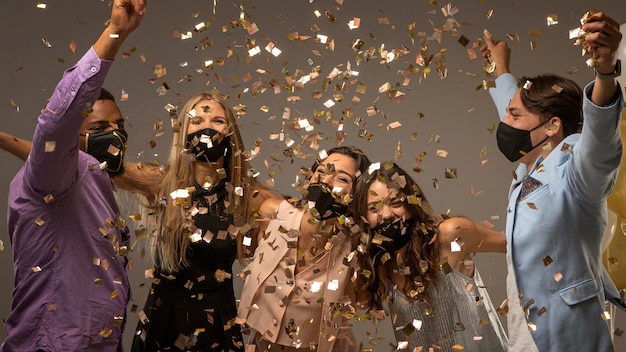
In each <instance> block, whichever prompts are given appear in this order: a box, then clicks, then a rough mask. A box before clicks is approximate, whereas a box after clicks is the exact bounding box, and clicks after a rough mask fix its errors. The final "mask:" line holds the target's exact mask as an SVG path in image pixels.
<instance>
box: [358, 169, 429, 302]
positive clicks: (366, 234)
mask: <svg viewBox="0 0 626 352" xmlns="http://www.w3.org/2000/svg"><path fill="white" fill-rule="evenodd" d="M399 176H400V177H403V178H404V180H405V181H406V183H405V184H404V185H401V183H403V182H401V183H399V182H396V181H394V180H396V179H397V177H399ZM374 181H380V182H384V183H386V185H387V187H389V188H390V189H397V190H398V195H397V197H398V198H401V199H403V203H404V207H405V209H406V211H407V213H408V214H409V215H410V218H411V219H414V220H415V226H412V227H410V228H411V229H412V232H411V238H410V239H409V243H408V244H407V245H408V250H407V251H406V252H405V254H404V255H403V256H402V257H401V258H399V259H401V260H402V263H403V264H404V266H406V267H408V268H409V273H408V274H407V275H406V279H407V280H406V285H404V286H405V287H399V289H400V290H402V291H403V292H404V293H405V295H406V296H407V297H412V298H416V299H421V300H423V301H428V288H429V286H430V285H431V284H433V283H434V282H435V280H436V277H437V275H438V274H437V272H438V271H439V257H440V251H439V244H438V241H436V225H437V218H436V217H435V216H433V214H432V210H431V208H430V204H429V203H428V200H427V199H426V197H425V196H424V193H423V192H422V190H421V188H420V187H419V186H418V185H417V183H416V182H415V181H414V180H413V179H412V178H411V177H410V176H409V175H408V174H407V173H406V172H405V171H404V170H403V169H402V168H400V167H399V166H398V165H396V164H395V163H392V162H388V163H383V164H382V165H381V167H380V168H379V169H378V170H374V171H372V172H371V173H369V174H366V175H363V176H362V177H361V178H360V179H359V180H358V182H357V185H356V189H355V192H354V200H353V202H352V206H353V211H354V215H355V221H356V222H357V224H358V225H359V226H360V228H361V231H362V233H361V235H360V236H358V238H355V242H354V245H355V248H356V249H357V250H358V252H359V256H358V259H357V267H358V268H357V273H358V275H357V278H356V280H355V283H354V284H355V290H356V296H357V297H358V298H359V300H360V301H361V302H360V303H362V304H365V305H367V306H368V307H369V308H370V309H382V302H383V301H384V300H385V298H386V297H387V293H388V282H387V280H382V279H381V278H380V276H379V270H387V269H388V266H389V265H390V264H391V263H392V261H393V260H395V258H393V256H392V258H391V259H389V260H387V261H386V262H385V263H383V260H381V257H382V255H383V254H384V253H385V252H384V251H382V250H379V248H378V247H377V246H375V245H372V243H371V236H372V235H371V233H370V229H371V228H370V225H369V224H368V222H367V220H366V216H367V211H368V202H367V196H368V194H369V189H370V186H371V185H372V183H374ZM416 293H417V294H416Z"/></svg>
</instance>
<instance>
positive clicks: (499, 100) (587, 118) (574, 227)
mask: <svg viewBox="0 0 626 352" xmlns="http://www.w3.org/2000/svg"><path fill="white" fill-rule="evenodd" d="M582 29H583V30H584V31H585V32H587V33H588V34H587V35H586V36H585V38H584V43H583V45H585V47H587V48H588V50H589V53H590V55H591V56H593V57H594V58H595V74H596V77H595V80H594V81H593V82H591V83H589V84H588V85H587V86H586V87H585V88H584V90H581V89H580V87H579V86H578V85H577V84H576V83H575V82H573V81H572V80H569V79H567V78H563V77H559V76H556V75H540V76H537V77H531V78H522V79H521V80H519V82H516V80H515V77H513V75H511V74H510V72H509V62H510V50H509V48H508V46H507V45H506V43H505V42H499V41H494V40H493V39H492V37H491V34H490V33H489V32H487V31H485V42H486V45H485V47H483V57H484V58H485V60H486V62H487V63H488V64H490V65H495V67H494V66H491V67H492V68H493V69H494V72H495V75H496V77H497V78H496V80H495V84H496V86H495V88H491V89H490V90H489V92H490V94H491V96H492V98H493V100H494V102H495V104H496V107H497V108H498V113H499V115H500V120H501V122H500V125H499V126H498V131H497V139H498V147H499V149H500V151H501V152H502V153H503V154H504V155H505V156H506V157H507V158H508V159H509V160H510V161H511V162H519V165H518V167H517V170H516V171H515V174H514V179H513V181H512V183H511V188H510V191H509V203H508V207H507V221H506V237H507V266H508V269H509V274H508V276H507V296H508V300H509V313H508V316H507V323H508V324H507V325H508V331H509V337H510V341H509V347H510V351H524V352H527V351H555V352H556V351H558V352H561V351H614V350H615V348H614V346H613V343H612V340H611V333H612V332H611V331H609V328H608V324H607V323H606V322H605V320H604V319H605V318H607V317H606V316H605V306H604V304H605V300H611V301H613V302H614V303H616V304H619V305H620V306H622V308H623V307H624V306H623V301H622V300H621V299H620V297H619V293H618V291H617V289H616V288H615V285H614V284H613V282H612V281H611V279H610V277H609V275H608V274H607V272H606V270H605V269H604V267H603V265H602V248H601V242H602V237H603V234H604V231H605V228H606V225H607V212H606V198H607V196H608V195H609V193H610V192H611V190H612V188H613V185H614V183H615V178H616V176H617V169H618V167H619V163H620V158H621V155H622V145H621V139H620V135H619V120H620V113H621V110H622V107H623V97H622V93H621V89H620V87H619V84H618V83H617V81H616V79H615V77H617V76H618V75H619V74H620V73H621V68H620V62H619V60H617V49H618V46H619V43H620V40H621V38H622V35H621V33H620V32H619V24H618V23H617V22H616V21H614V20H613V19H611V18H610V17H608V16H606V15H605V14H602V13H596V14H593V15H591V17H590V18H589V20H588V21H587V22H586V23H585V24H584V25H583V27H582ZM583 120H584V123H583Z"/></svg>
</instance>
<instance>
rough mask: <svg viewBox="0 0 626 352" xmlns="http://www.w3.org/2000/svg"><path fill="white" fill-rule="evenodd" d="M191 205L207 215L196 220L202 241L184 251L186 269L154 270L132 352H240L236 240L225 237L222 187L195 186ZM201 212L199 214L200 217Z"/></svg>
mask: <svg viewBox="0 0 626 352" xmlns="http://www.w3.org/2000/svg"><path fill="white" fill-rule="evenodd" d="M196 189H197V191H196V192H195V193H194V194H193V198H192V201H193V202H195V203H196V206H197V207H198V208H199V209H202V208H208V214H197V215H196V216H194V218H193V220H194V224H195V226H196V227H197V228H199V229H202V236H203V239H202V240H199V241H197V242H193V243H191V244H190V245H189V247H188V250H187V259H188V262H189V266H188V267H187V268H185V269H184V270H181V271H179V272H177V273H173V274H169V273H164V272H161V271H159V270H158V265H157V270H156V272H155V274H154V278H155V279H154V280H153V283H152V287H151V288H150V294H149V296H148V298H147V300H146V305H145V307H144V310H143V311H144V312H145V314H146V317H147V319H146V320H145V323H142V322H141V321H140V322H139V324H138V327H137V330H136V332H135V338H134V340H133V346H132V351H136V352H140V351H142V352H148V351H243V350H244V345H243V340H242V337H241V330H240V326H239V324H236V323H235V322H234V319H235V317H236V316H237V308H236V302H235V293H234V290H233V274H232V266H233V263H234V261H235V259H236V257H237V244H236V241H235V240H234V239H233V238H232V237H231V235H230V234H229V233H228V231H227V230H228V227H229V224H231V223H232V217H231V216H229V215H228V214H227V213H226V209H225V206H224V199H225V197H226V189H225V187H224V182H222V183H220V185H218V186H216V187H214V188H213V189H212V190H211V191H210V192H208V191H206V190H203V189H202V188H200V187H199V186H196ZM201 213H202V212H201Z"/></svg>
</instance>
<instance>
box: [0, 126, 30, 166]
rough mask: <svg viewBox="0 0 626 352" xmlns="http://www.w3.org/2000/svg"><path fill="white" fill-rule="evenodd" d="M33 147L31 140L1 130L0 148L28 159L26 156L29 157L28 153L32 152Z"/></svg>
mask: <svg viewBox="0 0 626 352" xmlns="http://www.w3.org/2000/svg"><path fill="white" fill-rule="evenodd" d="M31 148H32V143H31V141H28V140H25V139H20V138H17V137H14V136H11V135H10V134H8V133H5V132H0V149H3V150H5V151H7V152H9V153H11V154H13V155H15V156H16V157H18V158H20V159H22V160H26V158H28V154H30V149H31Z"/></svg>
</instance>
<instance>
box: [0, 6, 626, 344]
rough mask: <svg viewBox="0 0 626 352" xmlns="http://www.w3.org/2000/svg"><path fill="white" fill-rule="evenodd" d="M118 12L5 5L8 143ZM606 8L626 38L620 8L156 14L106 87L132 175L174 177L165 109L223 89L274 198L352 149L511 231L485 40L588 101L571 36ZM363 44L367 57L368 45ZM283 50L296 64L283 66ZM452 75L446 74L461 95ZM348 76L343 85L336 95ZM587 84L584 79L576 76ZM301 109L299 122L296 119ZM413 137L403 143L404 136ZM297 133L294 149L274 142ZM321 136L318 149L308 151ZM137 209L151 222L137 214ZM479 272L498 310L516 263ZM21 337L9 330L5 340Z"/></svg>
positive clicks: (27, 129)
mask: <svg viewBox="0 0 626 352" xmlns="http://www.w3.org/2000/svg"><path fill="white" fill-rule="evenodd" d="M433 2H434V1H433ZM109 3H110V1H108V0H106V1H105V0H74V1H69V0H65V1H60V0H57V1H48V3H47V8H45V9H40V8H38V7H37V6H36V5H37V4H38V2H37V1H25V0H1V1H0V29H2V31H1V33H2V35H1V36H0V48H2V52H3V53H4V54H2V60H1V61H0V82H2V84H1V85H0V118H1V121H2V123H1V124H0V130H4V131H7V132H9V133H11V134H14V135H15V136H18V137H22V138H30V137H31V136H32V132H33V130H34V127H35V124H36V117H37V116H38V113H39V110H40V109H41V108H42V107H43V106H44V103H45V101H46V99H47V98H48V96H49V95H50V93H51V90H52V89H53V88H54V86H55V84H56V82H57V81H58V79H59V78H60V76H61V74H62V72H63V70H64V69H66V68H67V67H69V66H70V65H71V64H73V63H74V62H75V61H76V60H77V59H78V58H79V57H80V56H81V55H82V54H83V53H84V52H85V51H86V50H87V49H88V48H89V46H90V45H91V44H92V43H93V42H94V41H95V39H96V38H97V36H98V35H99V33H100V32H101V30H102V28H103V24H104V22H105V20H106V19H107V18H108V16H109V13H110V7H109V6H110V4H109ZM592 5H593V6H592ZM592 8H595V9H599V10H603V11H605V12H608V13H610V14H611V15H612V16H613V17H614V18H615V19H616V20H617V21H618V22H620V23H624V22H626V12H625V10H626V3H624V2H623V1H618V0H596V1H594V2H584V1H569V0H552V1H550V0H524V1H515V0H510V1H502V0H499V1H497V0H474V1H458V2H454V3H451V4H448V3H447V2H438V4H436V5H431V4H430V2H429V1H425V0H421V1H408V0H393V1H374V0H372V1H363V0H360V1H359V0H343V1H341V0H336V1H333V0H309V1H307V0H297V1H295V0H293V1H285V0H283V1H280V0H266V1H255V0H250V1H247V2H245V4H240V3H237V2H232V1H224V0H214V1H192V0H176V1H174V0H153V1H151V2H150V3H149V7H148V13H147V15H146V17H145V19H144V22H143V24H142V26H141V27H140V28H139V29H138V30H137V31H136V32H135V33H133V34H132V36H131V37H130V38H129V40H127V42H126V43H125V45H124V47H123V49H122V51H123V52H124V55H122V54H120V55H119V56H118V58H117V60H116V63H115V65H114V66H113V69H112V71H111V72H110V74H109V77H108V79H107V81H106V84H105V87H106V88H107V89H109V90H110V91H111V92H113V94H114V95H115V97H116V98H117V100H118V103H119V105H120V107H121V109H122V112H123V114H124V115H125V116H126V117H127V119H128V124H127V130H128V132H129V135H130V142H129V152H128V154H127V155H128V159H129V160H140V161H145V162H154V161H156V162H162V163H165V162H166V158H167V152H168V150H169V148H168V144H169V141H170V138H171V133H170V132H171V131H170V128H169V116H168V113H167V111H166V110H165V109H164V107H165V106H166V105H167V104H174V105H177V104H179V102H181V101H185V100H186V99H187V98H188V97H189V96H190V95H192V94H194V93H195V92H198V91H199V90H202V89H211V88H213V87H216V88H218V89H219V90H220V91H222V92H223V93H226V94H228V95H229V96H230V102H231V105H233V106H236V107H238V108H239V111H240V112H241V113H242V115H241V118H240V127H241V132H242V134H243V138H244V141H245V143H246V147H247V149H254V145H255V142H256V143H257V144H258V145H260V152H259V154H258V155H257V156H256V158H255V159H253V160H252V164H253V166H254V167H255V168H256V169H257V171H258V172H259V176H258V177H259V178H260V179H261V180H263V181H266V180H267V181H268V182H270V181H271V182H273V184H274V185H275V186H274V187H273V188H274V189H275V190H276V191H278V192H282V193H286V194H293V195H296V194H297V191H296V190H295V189H293V188H292V187H291V184H292V183H293V182H294V180H295V174H296V172H297V170H298V168H299V167H301V166H309V165H310V164H311V163H312V162H313V160H314V156H315V155H316V153H317V150H315V149H314V148H312V145H311V143H310V140H311V139H316V138H317V139H319V150H321V149H330V148H331V147H333V146H335V145H337V144H338V143H339V142H341V141H342V140H343V138H344V137H341V136H345V141H343V144H344V145H356V146H358V147H360V148H361V149H362V150H364V151H365V152H366V153H367V154H368V155H369V156H370V158H371V159H372V160H374V161H384V160H389V159H392V158H394V157H400V158H399V159H398V160H397V162H398V163H399V164H400V165H401V166H402V167H404V168H405V169H407V170H411V169H413V168H416V167H418V166H419V169H421V170H422V171H421V172H414V173H412V175H413V177H414V178H415V180H416V181H417V182H418V183H420V185H421V186H422V188H423V189H424V192H425V193H426V196H427V197H428V198H429V200H430V202H431V203H432V205H433V208H434V209H435V210H436V211H438V212H448V211H450V212H451V213H452V214H459V215H466V216H469V217H471V218H473V219H475V220H477V221H486V222H488V223H490V224H492V225H493V226H494V228H495V229H497V230H502V229H503V228H504V222H505V204H506V195H507V190H508V185H509V182H510V179H511V173H512V171H513V169H514V165H512V164H510V163H509V162H508V161H507V160H506V159H505V158H504V157H502V156H501V155H500V153H499V151H498V149H497V146H496V143H495V134H494V133H493V131H494V130H493V128H494V126H495V124H496V123H497V121H498V118H497V114H496V110H495V108H494V106H493V105H492V103H491V100H490V98H489V95H488V93H487V92H486V91H484V90H482V89H480V88H479V86H480V85H481V82H482V80H483V79H485V75H484V73H483V71H482V69H481V63H480V59H474V60H472V55H476V56H478V57H480V52H479V50H478V48H475V44H476V43H477V42H476V41H477V39H479V38H482V32H483V28H488V29H489V30H491V32H492V33H493V35H494V37H495V38H499V39H506V38H507V36H509V39H506V40H508V41H509V45H510V46H511V48H512V50H513V59H512V70H513V71H514V73H516V74H518V75H521V74H530V75H532V74H537V73H541V72H553V73H557V74H562V75H566V76H568V77H571V78H572V79H574V80H576V81H577V82H578V83H579V84H581V85H583V84H585V83H586V82H587V81H589V80H591V79H592V78H593V73H592V72H591V71H590V70H589V69H587V68H586V67H585V63H584V61H585V58H584V57H582V56H581V53H580V50H581V48H580V47H575V46H573V42H572V41H571V40H569V39H568V31H569V30H570V29H573V28H576V27H578V26H579V22H578V21H579V19H580V18H581V16H582V15H583V14H584V13H585V12H586V11H588V10H591V9H592ZM316 12H317V13H316ZM549 15H557V18H558V24H555V25H551V26H549V25H548V24H547V20H546V18H547V17H548V16H549ZM354 20H356V21H357V22H358V21H360V23H359V25H358V27H357V28H352V29H351V28H350V26H349V22H350V21H354ZM202 24H203V25H204V28H202ZM254 27H256V28H257V29H258V31H255V30H253V28H254ZM187 32H190V33H191V34H192V35H191V38H189V39H182V38H181V33H182V34H184V35H186V34H187ZM321 36H326V39H325V38H324V37H321ZM358 40H360V41H362V45H355V43H357V41H358ZM268 44H269V45H272V44H273V46H274V47H275V48H278V49H279V50H280V51H281V53H280V55H278V56H276V55H273V54H272V53H270V52H268V51H267V50H266V48H267V47H268ZM73 46H75V47H76V50H75V52H73V51H72V49H71V48H72V47H73ZM257 46H258V48H259V50H260V53H259V54H257V55H254V56H252V57H249V51H248V49H250V48H254V47H257ZM420 52H423V53H425V54H427V55H433V61H432V62H431V63H430V65H429V66H428V67H422V66H420V64H418V63H416V58H417V55H418V54H420ZM368 53H369V54H368ZM383 54H384V57H383ZM392 55H393V57H392ZM381 57H383V59H381ZM208 60H213V65H212V66H211V67H207V66H206V65H205V62H207V61H208ZM437 67H445V69H446V71H447V77H445V79H442V78H440V76H439V74H438V72H437ZM155 68H162V69H165V70H166V71H163V70H162V69H159V70H156V69H155ZM334 69H337V70H338V71H339V74H337V75H335V76H334V77H332V78H328V79H326V77H328V76H329V75H332V73H333V70H334ZM428 69H430V72H428ZM415 71H417V72H415ZM573 71H577V72H575V73H569V72H573ZM312 72H319V77H318V78H316V79H312V80H309V81H306V78H307V77H310V76H308V75H310V74H311V73H312ZM162 73H165V75H164V76H162ZM291 79H293V81H294V82H297V81H299V80H301V79H302V80H303V81H302V82H303V84H297V85H294V87H293V89H292V90H290V88H289V82H290V80H291ZM385 87H388V88H385ZM385 90H391V91H392V92H393V94H389V93H388V92H386V91H385ZM396 92H397V93H396ZM124 94H127V99H125V100H124V99H122V97H123V96H124ZM338 94H340V95H341V96H339V95H338ZM390 96H391V97H392V98H389V97H390ZM329 101H331V102H334V106H330V104H328V103H327V102H329ZM374 107H375V109H374ZM287 109H289V110H290V114H289V115H285V114H284V112H285V111H286V110H287ZM372 111H373V113H370V112H372ZM244 112H245V114H244ZM298 120H300V121H308V123H309V124H310V125H311V127H312V129H308V130H307V129H306V128H305V125H304V124H298V123H293V122H294V121H298ZM397 122H399V123H400V124H401V127H396V128H393V127H391V128H390V126H394V123H397ZM283 123H285V125H286V126H285V128H284V130H281V125H282V124H283ZM296 126H297V128H296ZM283 131H284V134H285V136H286V137H285V139H284V140H280V139H276V138H274V136H275V135H277V134H279V133H280V132H283ZM338 131H342V133H338ZM306 136H308V137H311V138H309V139H308V140H307V141H305V140H304V137H306ZM68 138H74V137H73V136H68ZM290 140H293V145H292V148H293V147H294V146H298V148H300V149H299V151H300V153H299V154H298V155H299V156H296V157H292V156H290V155H286V154H285V153H284V150H285V149H286V148H287V145H288V141H290ZM300 156H301V157H300ZM418 159H421V162H418ZM0 165H1V168H2V172H1V173H0V178H1V180H0V198H1V199H6V195H7V190H8V187H9V182H10V180H11V178H12V177H13V175H14V174H15V172H16V171H17V170H18V168H19V167H20V165H21V162H20V161H19V160H17V159H16V158H15V157H13V156H11V155H9V154H7V153H3V152H0ZM451 170H456V177H455V178H448V177H446V171H451ZM0 204H1V205H0V213H4V212H6V202H5V201H3V202H0ZM126 208H129V211H131V212H132V211H136V207H135V206H133V205H129V206H127V207H126ZM77 216H80V214H77ZM0 219H1V220H0V240H1V241H2V244H3V248H4V249H3V250H2V251H0V270H1V273H2V274H1V275H2V277H1V281H2V284H1V288H0V317H2V318H3V319H5V318H6V316H7V314H8V312H9V310H10V304H11V288H12V280H13V273H12V259H11V246H10V241H9V237H8V232H7V226H6V219H5V217H4V216H2V217H0ZM137 248H138V250H136V251H135V252H133V253H132V254H131V258H132V260H133V261H132V267H131V268H130V270H129V273H130V276H131V284H132V288H133V293H134V294H133V302H132V303H131V304H136V305H138V306H139V307H140V308H141V307H143V299H144V297H145V295H146V294H147V291H148V287H147V285H148V284H149V282H148V281H147V280H146V279H144V277H143V276H144V270H145V269H146V268H149V267H150V264H149V262H148V261H146V260H145V259H142V251H141V250H140V248H141V245H139V246H138V247H137ZM476 262H477V265H478V268H479V269H480V271H481V273H482V276H483V278H484V280H485V284H486V285H487V286H488V290H489V292H490V293H491V298H492V300H493V302H494V304H495V305H496V306H498V305H499V304H500V303H501V302H502V300H503V299H504V297H505V293H504V289H505V280H504V278H505V271H506V269H505V260H504V255H501V254H480V255H477V256H476ZM76 269H77V270H80V268H76ZM237 284H238V285H239V284H240V282H239V280H238V281H237ZM238 287H240V286H238ZM129 316H130V319H129V322H128V325H127V334H126V335H127V339H126V341H127V343H126V345H127V346H128V345H129V343H128V341H130V339H131V338H132V336H131V335H132V332H133V330H134V327H135V324H136V321H137V318H136V316H135V314H133V313H129ZM614 318H615V320H616V326H617V327H618V328H621V329H622V330H626V323H625V322H624V321H625V320H626V315H624V314H623V313H619V314H617V316H616V317H614ZM356 326H357V328H358V331H359V334H360V335H359V336H360V337H359V338H360V339H361V341H362V342H364V344H365V346H369V347H375V346H374V345H372V344H370V343H369V337H368V336H369V335H375V334H376V328H375V327H373V326H372V325H371V324H369V323H356ZM368 334H369V335H368ZM5 336H6V333H5V331H4V329H0V340H1V339H3V338H4V337H5ZM378 337H379V338H380V340H379V343H378V347H375V349H376V350H388V349H389V348H390V347H389V344H390V343H392V342H393V335H392V334H391V330H390V327H389V320H388V319H387V321H386V322H384V323H383V324H381V325H380V326H379V327H378ZM625 338H626V337H624V336H621V337H616V342H617V346H618V350H622V351H624V350H626V341H625V340H624V339H625Z"/></svg>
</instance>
